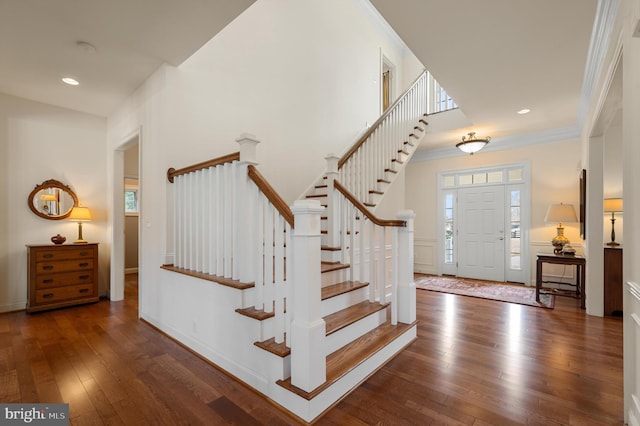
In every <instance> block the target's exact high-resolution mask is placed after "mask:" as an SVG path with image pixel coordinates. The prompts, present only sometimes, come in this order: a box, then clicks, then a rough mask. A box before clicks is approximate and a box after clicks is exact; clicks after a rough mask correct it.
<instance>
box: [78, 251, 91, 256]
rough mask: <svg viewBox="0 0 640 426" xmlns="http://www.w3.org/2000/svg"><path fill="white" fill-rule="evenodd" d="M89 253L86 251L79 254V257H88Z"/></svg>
mask: <svg viewBox="0 0 640 426" xmlns="http://www.w3.org/2000/svg"><path fill="white" fill-rule="evenodd" d="M88 255H89V252H88V251H81V252H80V256H88Z"/></svg>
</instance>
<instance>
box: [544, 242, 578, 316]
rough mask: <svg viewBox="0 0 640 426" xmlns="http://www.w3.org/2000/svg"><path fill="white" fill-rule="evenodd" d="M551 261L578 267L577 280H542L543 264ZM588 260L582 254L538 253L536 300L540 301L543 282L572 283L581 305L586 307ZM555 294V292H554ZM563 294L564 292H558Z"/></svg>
mask: <svg viewBox="0 0 640 426" xmlns="http://www.w3.org/2000/svg"><path fill="white" fill-rule="evenodd" d="M543 263H551V264H556V265H573V266H575V267H576V282H575V284H571V283H561V282H557V281H543V280H542V264H543ZM586 264H587V261H586V259H585V258H584V257H582V256H565V255H556V254H547V253H538V261H537V263H536V301H538V302H539V301H540V290H541V288H542V283H554V284H563V285H570V286H574V287H575V288H576V291H575V297H576V298H580V307H581V308H582V309H584V308H585V272H586V271H585V269H586ZM554 294H555V293H554ZM558 295H560V296H562V294H558Z"/></svg>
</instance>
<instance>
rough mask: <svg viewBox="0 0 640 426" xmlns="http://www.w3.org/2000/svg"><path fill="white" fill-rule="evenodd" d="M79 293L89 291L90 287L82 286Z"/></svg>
mask: <svg viewBox="0 0 640 426" xmlns="http://www.w3.org/2000/svg"><path fill="white" fill-rule="evenodd" d="M78 292H79V293H89V289H88V288H81V289H80V290H78Z"/></svg>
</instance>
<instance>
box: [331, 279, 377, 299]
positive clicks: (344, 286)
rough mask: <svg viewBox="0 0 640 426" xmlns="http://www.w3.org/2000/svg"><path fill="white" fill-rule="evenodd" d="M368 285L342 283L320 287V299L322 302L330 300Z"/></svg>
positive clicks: (354, 282) (352, 282) (350, 282)
mask: <svg viewBox="0 0 640 426" xmlns="http://www.w3.org/2000/svg"><path fill="white" fill-rule="evenodd" d="M368 285H369V283H363V282H360V281H343V282H341V283H337V284H332V285H328V286H326V287H322V293H321V298H322V300H326V299H330V298H332V297H335V296H339V295H341V294H345V293H348V292H350V291H354V290H357V289H359V288H362V287H366V286H368Z"/></svg>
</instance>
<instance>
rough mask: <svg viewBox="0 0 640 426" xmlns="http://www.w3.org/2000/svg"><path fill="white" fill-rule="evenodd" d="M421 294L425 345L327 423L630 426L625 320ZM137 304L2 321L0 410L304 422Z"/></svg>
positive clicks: (74, 416)
mask: <svg viewBox="0 0 640 426" xmlns="http://www.w3.org/2000/svg"><path fill="white" fill-rule="evenodd" d="M128 277H129V278H135V277H131V276H128ZM417 292H418V294H417V312H418V320H419V321H420V324H419V325H418V339H417V340H416V341H415V342H414V343H413V344H412V345H411V346H409V348H408V349H406V350H405V351H404V352H402V353H401V354H400V355H398V356H397V357H396V358H394V359H393V360H392V361H391V362H390V363H389V364H387V365H386V366H385V367H383V368H382V369H381V370H380V371H378V372H377V373H376V374H374V375H373V376H372V377H370V378H369V379H368V380H367V381H366V382H364V383H363V384H362V386H360V387H359V388H357V389H356V390H354V391H353V392H352V393H351V394H350V395H348V396H347V397H346V398H345V399H344V400H343V401H342V402H340V403H339V404H337V405H336V406H335V407H334V408H333V409H332V410H330V411H329V412H328V413H326V414H325V416H324V417H322V418H321V419H320V420H319V421H318V422H317V424H319V425H404V424H407V425H409V424H419V425H428V424H461V425H511V424H528V425H559V424H563V425H620V424H622V423H623V399H622V393H623V391H622V386H623V384H622V380H623V379H622V321H621V320H620V319H615V318H596V317H588V316H586V315H585V313H584V311H583V310H581V309H579V308H578V303H579V302H578V301H577V300H574V299H567V298H562V297H558V298H556V308H555V309H553V310H547V309H540V308H533V307H528V306H520V305H513V304H508V303H502V302H495V301H490V300H483V299H476V298H471V297H464V296H454V295H447V294H442V293H435V292H430V291H426V290H418V291H417ZM125 294H126V299H125V301H124V302H115V303H110V302H108V301H106V300H105V301H100V302H99V303H96V304H92V305H86V306H78V307H73V308H68V309H61V310H57V311H51V312H43V313H38V314H32V315H27V314H26V313H24V312H14V313H9V314H2V315H0V401H2V402H5V403H8V402H47V403H54V402H68V403H70V416H71V424H77V425H90V424H98V425H99V424H114V425H117V424H124V425H146V424H157V425H165V424H166V425H174V424H193V425H198V424H206V425H214V424H215V425H217V424H238V425H295V424H297V422H296V419H294V418H292V417H290V416H288V415H287V414H285V413H284V412H282V411H280V410H279V409H278V408H277V407H275V406H273V405H272V404H270V403H268V402H266V401H265V400H264V399H263V398H262V397H261V396H259V395H258V394H256V393H254V392H253V391H251V390H250V389H248V388H247V387H245V386H244V385H242V384H240V383H239V382H237V381H235V380H234V379H233V378H230V377H229V376H227V375H225V374H224V373H222V372H221V371H219V370H217V369H216V368H213V367H212V366H210V365H208V364H207V363H205V362H204V361H202V360H201V359H199V358H198V357H197V356H195V355H193V354H192V353H190V352H189V351H187V350H185V349H183V348H182V347H180V346H179V345H177V344H176V343H174V342H173V341H171V340H170V339H168V338H166V337H164V336H163V335H162V334H160V333H158V332H157V331H155V330H154V329H152V328H151V327H149V326H148V325H147V324H145V323H144V322H141V321H139V320H138V319H137V284H136V281H135V279H133V280H132V279H128V280H127V283H126V291H125Z"/></svg>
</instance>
